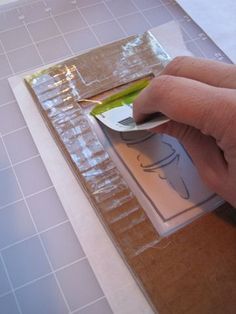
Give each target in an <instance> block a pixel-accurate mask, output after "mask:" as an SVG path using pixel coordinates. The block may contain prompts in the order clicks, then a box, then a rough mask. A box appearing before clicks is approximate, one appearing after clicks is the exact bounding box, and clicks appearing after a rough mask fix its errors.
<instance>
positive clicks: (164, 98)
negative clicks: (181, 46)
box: [133, 57, 236, 207]
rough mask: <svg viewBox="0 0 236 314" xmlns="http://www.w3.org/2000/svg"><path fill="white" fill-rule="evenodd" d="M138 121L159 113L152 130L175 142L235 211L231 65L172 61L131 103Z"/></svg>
mask: <svg viewBox="0 0 236 314" xmlns="http://www.w3.org/2000/svg"><path fill="white" fill-rule="evenodd" d="M133 108H134V109H133V115H134V119H135V120H136V122H141V121H142V120H144V119H145V118H147V115H149V114H151V113H154V112H162V113H163V114H165V115H166V116H168V117H169V118H170V119H171V121H170V122H168V123H166V124H163V125H162V126H159V127H157V128H156V129H155V130H154V131H156V132H159V133H166V134H168V135H171V136H174V137H176V138H177V139H178V140H179V141H181V143H182V144H183V145H184V147H185V149H186V150H187V151H188V153H189V154H190V156H191V158H192V159H193V162H194V163H195V166H196V167H197V169H198V171H199V173H200V175H201V177H202V178H203V180H204V181H205V183H206V184H207V185H208V186H209V188H210V189H211V190H213V191H215V192H216V193H218V194H219V195H221V196H222V197H223V198H224V199H225V200H226V201H228V202H229V203H231V204H232V205H233V206H234V207H236V66H235V65H228V64H224V63H220V62H215V61H209V60H204V59H196V58H192V57H178V58H175V59H174V60H173V61H172V62H170V63H169V64H168V65H167V67H166V68H165V69H164V71H163V72H162V73H161V75H160V76H158V77H156V78H155V79H153V80H152V83H151V84H150V85H149V86H148V87H146V88H145V89H144V90H143V91H142V92H141V93H140V95H139V96H138V98H137V99H136V100H135V102H134V106H133Z"/></svg>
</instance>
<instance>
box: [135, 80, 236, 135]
mask: <svg viewBox="0 0 236 314" xmlns="http://www.w3.org/2000/svg"><path fill="white" fill-rule="evenodd" d="M235 101H236V94H235V91H233V90H231V89H223V88H216V87H213V86H210V85H207V84H203V83H201V82H198V81H194V80H190V79H186V78H181V77H174V76H168V75H161V76H159V77H157V78H155V79H153V81H152V82H151V84H150V85H149V86H148V87H146V88H145V89H144V90H143V91H142V92H141V93H140V95H139V96H138V98H137V99H136V100H135V101H134V104H133V116H134V119H135V121H136V122H140V121H142V120H143V119H144V118H146V117H147V115H149V114H151V113H154V112H161V113H163V114H165V115H166V116H167V117H169V118H170V119H171V120H174V121H177V122H180V123H184V124H187V125H190V126H193V127H195V128H197V129H199V130H201V131H202V132H203V133H204V134H208V135H211V136H213V137H214V138H215V139H217V140H218V139H220V138H221V136H222V134H223V132H224V131H225V128H227V127H228V124H229V122H230V121H231V120H232V119H233V117H232V112H235V114H236V110H235ZM234 119H235V117H234Z"/></svg>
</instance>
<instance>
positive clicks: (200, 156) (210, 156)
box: [153, 121, 227, 192]
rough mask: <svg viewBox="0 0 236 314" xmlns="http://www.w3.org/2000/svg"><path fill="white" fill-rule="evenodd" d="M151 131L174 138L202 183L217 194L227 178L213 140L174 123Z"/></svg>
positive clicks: (171, 122)
mask: <svg viewBox="0 0 236 314" xmlns="http://www.w3.org/2000/svg"><path fill="white" fill-rule="evenodd" d="M153 131H155V132H158V133H165V134H168V135H170V136H174V137H176V138H177V139H178V140H179V141H180V142H181V143H182V144H183V146H184V148H185V149H186V151H187V152H188V154H189V155H190V157H191V158H192V160H193V163H194V165H195V166H196V168H197V169H198V172H199V174H200V176H201V177H202V179H203V180H204V182H205V183H206V184H207V185H208V186H209V187H210V188H211V189H212V190H213V191H216V192H218V187H219V186H221V185H222V181H224V179H226V176H227V164H226V162H225V159H224V156H223V154H222V151H221V150H220V149H219V147H218V145H217V143H216V141H215V139H213V138H212V137H211V136H206V135H204V134H202V133H201V132H200V131H199V130H197V129H195V128H194V127H191V126H187V125H185V124H182V123H178V122H175V121H170V122H167V123H165V124H163V125H160V126H158V127H157V128H155V129H154V130H153Z"/></svg>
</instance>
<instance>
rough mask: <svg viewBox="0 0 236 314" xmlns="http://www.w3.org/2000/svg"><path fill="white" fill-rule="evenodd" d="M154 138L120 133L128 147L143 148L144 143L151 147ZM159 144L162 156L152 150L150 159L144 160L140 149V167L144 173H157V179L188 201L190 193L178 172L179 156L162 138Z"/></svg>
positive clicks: (145, 134) (138, 156)
mask: <svg viewBox="0 0 236 314" xmlns="http://www.w3.org/2000/svg"><path fill="white" fill-rule="evenodd" d="M155 136H157V135H156V134H154V133H150V132H147V131H144V132H142V133H141V132H139V133H138V134H130V132H129V133H128V132H126V133H120V137H121V139H122V141H123V142H125V143H126V145H128V146H131V145H132V146H138V145H139V144H142V146H143V145H144V143H145V142H146V143H147V145H149V147H153V145H152V142H154V141H153V139H154V137H155ZM159 143H160V147H159V150H160V151H163V152H164V154H163V156H162V155H161V154H158V156H155V150H152V153H151V157H150V158H146V155H145V154H146V150H144V149H142V150H140V153H139V154H138V155H137V160H138V162H139V165H140V167H141V168H142V169H143V171H144V172H154V173H157V175H158V177H159V178H160V179H161V180H166V181H167V182H168V183H169V184H170V185H171V186H172V188H173V189H174V190H175V191H176V192H177V193H178V194H179V196H180V197H182V198H184V199H189V198H190V192H189V190H188V187H187V184H186V182H185V180H184V178H183V177H182V173H181V171H178V169H179V167H178V165H179V161H180V154H179V153H178V152H177V150H176V149H175V148H174V147H173V145H172V144H171V143H169V142H167V141H165V140H164V139H163V138H161V140H160V142H159ZM149 150H150V149H149ZM149 154H150V152H149ZM149 154H148V155H149ZM173 168H175V171H174V172H173V171H172V169H173Z"/></svg>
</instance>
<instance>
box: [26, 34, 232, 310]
mask: <svg viewBox="0 0 236 314" xmlns="http://www.w3.org/2000/svg"><path fill="white" fill-rule="evenodd" d="M168 60H169V58H168V56H167V55H166V53H165V52H164V51H163V50H162V48H161V47H160V46H159V45H158V43H157V42H155V41H154V40H153V38H152V37H151V35H150V34H148V33H146V34H144V35H143V36H133V37H130V38H128V39H125V40H121V41H119V42H116V43H113V44H110V45H108V46H104V47H100V48H98V49H95V50H93V51H91V52H88V53H86V54H84V55H81V56H78V57H76V58H73V59H70V60H68V61H65V62H64V63H63V64H60V65H58V66H55V67H53V68H50V69H47V70H45V71H43V72H40V73H36V74H35V75H33V76H31V77H29V78H27V84H28V86H29V89H30V91H31V93H32V95H33V96H34V99H35V100H36V103H37V105H38V108H39V110H40V112H41V114H42V116H43V118H44V120H45V122H46V123H47V125H48V127H49V128H50V130H51V132H52V134H53V136H54V138H55V140H56V142H57V144H58V146H59V147H60V148H61V151H62V153H63V154H64V156H65V158H66V160H67V162H68V163H69V164H70V166H71V168H72V170H73V173H74V174H75V176H76V178H77V179H78V181H79V183H80V184H81V185H82V187H83V188H84V190H85V192H86V193H87V196H88V198H89V199H90V201H91V203H92V205H93V207H94V209H95V210H96V213H97V214H98V216H99V218H100V219H101V221H102V223H103V224H104V227H105V228H106V230H107V232H108V233H109V234H110V236H111V238H112V240H113V241H114V244H115V246H116V247H117V249H118V250H119V252H120V254H121V256H122V257H123V258H124V260H125V262H126V263H127V265H128V266H129V268H130V270H131V272H132V274H133V275H134V277H135V279H136V280H137V282H138V283H139V284H140V287H141V289H142V290H143V292H144V293H145V295H146V296H147V298H148V300H149V301H150V303H151V304H152V305H153V308H154V310H158V311H159V312H160V313H168V314H169V313H234V310H235V309H236V301H235V300H236V298H235V297H234V295H235V294H236V267H235V266H236V245H235V243H236V228H235V221H236V213H235V211H234V210H233V209H231V208H230V206H229V205H225V206H224V207H222V208H221V209H219V210H217V211H216V212H215V213H212V214H208V215H206V216H204V217H202V218H201V219H199V220H198V221H195V222H194V223H192V224H191V225H189V226H187V227H185V228H184V229H182V230H180V231H178V232H177V233H175V234H173V235H171V236H170V237H166V238H164V239H161V238H160V236H159V235H158V233H157V232H156V230H155V229H154V227H153V226H152V224H151V222H150V220H149V218H148V217H147V215H146V214H145V211H144V210H143V208H142V207H141V206H140V204H139V203H138V201H137V199H136V197H135V195H134V194H133V193H132V191H131V190H130V188H129V186H128V185H127V183H126V181H125V180H124V178H123V177H122V176H121V174H120V173H119V171H118V169H117V167H116V165H115V164H114V162H113V161H112V159H111V158H110V156H109V155H108V154H107V152H106V150H105V149H104V148H103V147H102V145H101V144H100V142H99V139H98V138H97V136H96V134H94V131H93V129H92V127H91V125H90V124H89V123H88V121H87V119H86V115H85V114H84V113H83V108H81V106H80V105H79V104H78V99H84V98H86V99H88V98H91V97H94V96H95V97H96V96H97V94H101V93H103V92H105V93H107V90H112V89H113V88H116V87H117V86H120V85H122V84H126V83H129V82H131V81H134V80H136V79H138V78H141V77H143V76H145V75H149V74H151V73H154V74H158V73H159V72H160V71H161V70H162V68H163V67H164V65H165V64H166V63H167V62H168ZM85 107H86V105H85ZM74 144H76V146H74ZM85 146H86V147H85ZM85 148H86V154H87V155H85V150H84V149H85ZM88 155H89V158H88ZM68 192H69V191H68Z"/></svg>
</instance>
